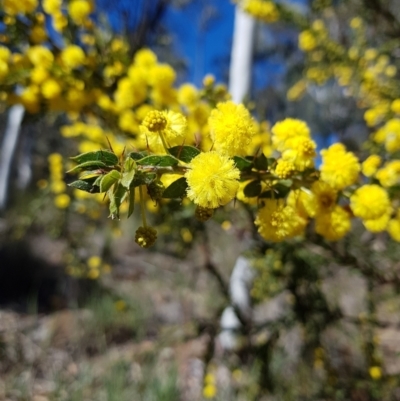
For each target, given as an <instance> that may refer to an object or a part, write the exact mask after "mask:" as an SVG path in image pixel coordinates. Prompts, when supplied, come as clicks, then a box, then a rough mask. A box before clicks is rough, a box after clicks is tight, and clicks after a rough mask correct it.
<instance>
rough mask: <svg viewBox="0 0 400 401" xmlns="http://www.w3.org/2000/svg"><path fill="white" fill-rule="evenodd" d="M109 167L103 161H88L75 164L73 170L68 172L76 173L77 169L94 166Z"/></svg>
mask: <svg viewBox="0 0 400 401" xmlns="http://www.w3.org/2000/svg"><path fill="white" fill-rule="evenodd" d="M105 167H107V166H106V165H105V164H104V163H103V162H100V161H88V162H84V163H81V164H78V165H77V166H75V167H74V168H72V169H71V170H69V171H67V173H68V174H71V173H75V172H76V171H79V170H86V169H93V168H97V169H99V168H105Z"/></svg>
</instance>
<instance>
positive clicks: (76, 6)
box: [68, 0, 92, 25]
mask: <svg viewBox="0 0 400 401" xmlns="http://www.w3.org/2000/svg"><path fill="white" fill-rule="evenodd" d="M91 12H92V6H91V4H90V2H89V1H87V0H72V1H71V2H70V3H69V5H68V14H69V15H70V17H71V18H72V20H73V21H74V22H75V24H77V25H82V24H83V23H85V22H86V19H87V17H88V16H89V14H90V13H91Z"/></svg>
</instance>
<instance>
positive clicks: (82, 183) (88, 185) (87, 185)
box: [68, 180, 99, 194]
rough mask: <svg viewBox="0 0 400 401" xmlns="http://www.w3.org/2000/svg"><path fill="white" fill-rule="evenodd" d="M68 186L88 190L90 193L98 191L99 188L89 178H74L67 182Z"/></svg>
mask: <svg viewBox="0 0 400 401" xmlns="http://www.w3.org/2000/svg"><path fill="white" fill-rule="evenodd" d="M68 186H69V187H71V188H75V189H80V190H81V191H85V192H90V193H92V194H93V193H98V192H99V188H98V187H94V184H93V181H91V180H76V181H74V182H71V183H70V184H68Z"/></svg>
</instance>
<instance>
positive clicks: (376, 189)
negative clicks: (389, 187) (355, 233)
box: [350, 184, 391, 220]
mask: <svg viewBox="0 0 400 401" xmlns="http://www.w3.org/2000/svg"><path fill="white" fill-rule="evenodd" d="M350 205H351V210H352V211H353V213H354V215H355V216H357V217H360V218H361V219H364V220H375V219H378V218H379V217H381V216H382V215H384V214H387V213H388V211H389V210H391V206H390V199H389V195H388V193H387V192H386V190H385V189H383V188H382V187H380V186H379V185H375V184H372V185H364V186H362V187H360V188H358V189H357V190H356V191H355V192H354V194H353V195H352V196H351V197H350Z"/></svg>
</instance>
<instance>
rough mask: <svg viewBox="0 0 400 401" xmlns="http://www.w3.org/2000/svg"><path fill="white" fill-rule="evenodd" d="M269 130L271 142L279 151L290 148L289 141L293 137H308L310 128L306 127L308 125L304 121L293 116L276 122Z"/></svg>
mask: <svg viewBox="0 0 400 401" xmlns="http://www.w3.org/2000/svg"><path fill="white" fill-rule="evenodd" d="M271 131H272V144H273V145H274V146H275V147H276V149H277V150H279V151H280V152H282V151H283V150H285V149H288V148H291V144H290V142H291V141H293V139H295V138H299V137H305V138H310V128H308V125H307V124H306V123H305V122H304V121H301V120H297V119H295V118H286V119H284V120H283V121H279V122H277V123H276V124H275V125H274V126H273V127H272V129H271Z"/></svg>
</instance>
